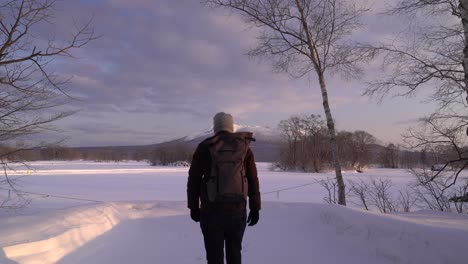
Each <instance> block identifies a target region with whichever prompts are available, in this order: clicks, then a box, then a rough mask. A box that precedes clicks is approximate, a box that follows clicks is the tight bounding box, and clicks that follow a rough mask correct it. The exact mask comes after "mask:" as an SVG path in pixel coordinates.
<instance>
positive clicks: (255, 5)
mask: <svg viewBox="0 0 468 264" xmlns="http://www.w3.org/2000/svg"><path fill="white" fill-rule="evenodd" d="M203 2H204V3H206V4H208V5H209V6H212V7H216V8H226V9H228V10H230V11H233V12H235V13H238V14H240V15H242V17H243V18H244V20H245V22H246V23H247V24H249V25H251V26H253V27H255V28H256V29H257V30H258V32H259V33H258V35H257V45H256V46H255V47H254V48H253V49H251V50H250V52H249V55H251V56H260V57H263V58H267V59H268V60H269V61H271V62H272V63H273V65H274V66H275V67H276V68H277V69H278V70H282V71H285V72H287V73H289V74H290V75H291V76H293V77H297V78H299V77H302V76H304V75H306V74H308V73H310V72H311V73H313V74H315V76H316V78H317V84H318V87H319V89H320V90H319V91H320V93H321V95H322V101H323V109H324V112H325V117H326V123H327V128H328V133H329V138H330V141H331V144H330V146H331V153H332V157H333V163H334V168H335V173H336V180H337V182H338V188H339V194H338V203H339V204H342V205H346V197H345V184H344V181H343V176H342V173H341V165H340V161H339V158H338V154H337V143H336V131H335V124H334V120H333V116H332V112H331V109H330V102H329V96H328V88H327V80H326V77H327V76H329V75H327V74H328V73H337V72H340V73H342V74H345V75H346V76H348V77H356V76H359V74H360V73H361V68H360V67H359V65H358V64H359V63H360V62H362V61H364V60H366V59H367V58H368V57H369V53H368V52H365V51H363V50H360V49H356V48H355V46H354V45H353V43H352V41H351V40H350V37H351V34H352V32H353V31H355V30H356V29H358V28H360V27H361V21H360V19H361V17H362V15H363V14H365V13H366V12H367V11H368V9H367V8H365V7H361V6H358V5H356V4H355V3H354V2H353V1H349V0H204V1H203Z"/></svg>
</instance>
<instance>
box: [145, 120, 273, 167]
mask: <svg viewBox="0 0 468 264" xmlns="http://www.w3.org/2000/svg"><path fill="white" fill-rule="evenodd" d="M234 131H236V132H252V133H253V137H254V138H255V142H252V143H251V145H250V148H251V149H252V152H253V153H254V156H255V160H256V161H259V162H274V161H277V160H278V158H279V152H280V145H281V144H280V141H281V136H280V133H279V131H277V130H275V129H272V128H270V127H263V126H248V125H238V124H235V125H234ZM213 135H214V134H213V129H212V128H210V129H204V130H202V131H200V132H198V133H193V134H190V135H187V136H184V137H181V138H177V139H173V140H170V141H166V142H163V143H159V144H155V145H152V146H153V147H154V148H158V147H164V146H171V145H184V146H187V147H189V148H190V149H195V148H196V147H197V145H198V144H199V143H200V142H202V141H203V140H204V139H205V138H208V137H211V136H213Z"/></svg>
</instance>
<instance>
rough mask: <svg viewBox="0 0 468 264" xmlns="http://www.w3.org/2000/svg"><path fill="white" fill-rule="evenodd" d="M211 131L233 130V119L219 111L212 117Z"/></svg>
mask: <svg viewBox="0 0 468 264" xmlns="http://www.w3.org/2000/svg"><path fill="white" fill-rule="evenodd" d="M213 131H214V133H215V134H216V133H218V132H220V131H227V132H231V133H233V132H234V121H233V119H232V115H230V114H227V113H224V112H219V113H217V114H216V115H215V116H214V117H213Z"/></svg>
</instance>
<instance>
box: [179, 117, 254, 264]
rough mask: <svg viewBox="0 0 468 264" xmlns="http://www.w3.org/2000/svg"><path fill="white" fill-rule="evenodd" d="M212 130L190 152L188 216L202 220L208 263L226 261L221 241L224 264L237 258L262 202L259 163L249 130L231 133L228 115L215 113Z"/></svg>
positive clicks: (228, 263)
mask: <svg viewBox="0 0 468 264" xmlns="http://www.w3.org/2000/svg"><path fill="white" fill-rule="evenodd" d="M213 130H214V133H215V135H214V136H213V137H210V138H207V139H205V140H204V141H203V142H201V143H200V144H199V145H198V147H197V149H196V150H195V153H194V154H193V159H192V164H191V166H190V170H189V177H188V183H187V198H188V208H189V209H190V216H191V218H192V220H193V221H195V222H200V227H201V230H202V233H203V237H204V242H205V249H206V258H207V260H208V264H222V263H224V252H223V250H224V244H225V243H226V261H227V264H240V263H241V250H242V238H243V236H244V231H245V227H246V223H248V224H249V226H254V225H255V224H257V222H258V219H259V210H260V208H261V206H260V205H261V199H260V191H259V183H258V177H257V168H256V166H255V160H254V155H253V153H252V151H251V150H250V147H249V144H250V142H251V141H254V139H253V138H252V133H249V132H241V133H234V123H233V118H232V116H231V115H230V114H226V113H223V112H220V113H217V114H216V115H215V116H214V118H213ZM247 196H248V198H249V199H248V201H249V208H250V213H249V216H248V218H247V217H246V205H247ZM200 201H201V206H200ZM246 218H247V219H246Z"/></svg>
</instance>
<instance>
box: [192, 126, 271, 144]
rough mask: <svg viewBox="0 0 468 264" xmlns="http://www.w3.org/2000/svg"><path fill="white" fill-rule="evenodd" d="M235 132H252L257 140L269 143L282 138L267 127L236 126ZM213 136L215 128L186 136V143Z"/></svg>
mask: <svg viewBox="0 0 468 264" xmlns="http://www.w3.org/2000/svg"><path fill="white" fill-rule="evenodd" d="M234 131H236V132H252V133H253V134H254V137H255V138H256V139H262V140H267V141H275V140H278V139H279V138H280V132H279V131H278V130H275V129H272V128H271V127H267V126H251V125H242V124H234ZM210 136H213V128H209V129H205V130H203V131H201V132H197V133H193V134H190V135H188V136H185V137H184V138H183V139H184V141H190V140H194V139H201V138H207V137H210Z"/></svg>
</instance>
